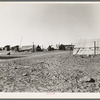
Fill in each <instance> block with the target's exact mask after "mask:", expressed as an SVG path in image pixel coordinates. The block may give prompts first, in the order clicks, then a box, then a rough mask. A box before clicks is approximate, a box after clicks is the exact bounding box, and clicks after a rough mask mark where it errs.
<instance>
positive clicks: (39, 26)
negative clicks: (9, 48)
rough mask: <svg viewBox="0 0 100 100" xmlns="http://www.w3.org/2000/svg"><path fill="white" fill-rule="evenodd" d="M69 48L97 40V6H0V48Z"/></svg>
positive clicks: (99, 32)
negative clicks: (8, 46)
mask: <svg viewBox="0 0 100 100" xmlns="http://www.w3.org/2000/svg"><path fill="white" fill-rule="evenodd" d="M21 37H22V42H21V45H31V44H32V43H33V42H34V43H35V44H40V45H49V44H58V43H63V44H71V43H74V42H76V40H78V39H82V38H84V39H89V38H99V37H100V3H98V4H89V3H88V4H82V3H81V4H76V3H68V4H67V3H59V4H58V3H24V2H23V3H1V2H0V46H5V45H6V44H10V45H17V44H20V41H21Z"/></svg>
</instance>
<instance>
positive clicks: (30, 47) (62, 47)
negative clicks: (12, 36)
mask: <svg viewBox="0 0 100 100" xmlns="http://www.w3.org/2000/svg"><path fill="white" fill-rule="evenodd" d="M73 49H74V45H72V44H71V45H63V44H60V45H56V47H54V46H53V45H49V46H48V47H47V48H46V49H44V48H43V47H41V46H39V45H37V46H36V45H26V46H19V45H16V46H12V47H11V46H10V45H6V46H4V47H1V48H0V51H16V52H25V51H28V52H32V51H33V52H34V51H45V50H46V51H52V50H73Z"/></svg>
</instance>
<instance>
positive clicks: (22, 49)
mask: <svg viewBox="0 0 100 100" xmlns="http://www.w3.org/2000/svg"><path fill="white" fill-rule="evenodd" d="M32 50H33V45H26V46H22V47H21V48H20V51H23V52H24V51H32Z"/></svg>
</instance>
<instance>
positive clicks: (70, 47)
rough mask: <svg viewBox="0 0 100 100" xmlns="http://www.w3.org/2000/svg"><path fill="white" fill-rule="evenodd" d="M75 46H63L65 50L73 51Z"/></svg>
mask: <svg viewBox="0 0 100 100" xmlns="http://www.w3.org/2000/svg"><path fill="white" fill-rule="evenodd" d="M74 46H75V45H65V50H73V49H74Z"/></svg>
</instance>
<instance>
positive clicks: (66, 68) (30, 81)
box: [0, 51, 100, 92]
mask: <svg viewBox="0 0 100 100" xmlns="http://www.w3.org/2000/svg"><path fill="white" fill-rule="evenodd" d="M11 56H12V57H13V56H14V57H15V56H17V57H18V56H21V57H19V58H16V57H15V58H14V59H2V57H6V56H4V55H3V56H1V61H0V91H1V92H100V55H98V56H94V57H82V56H71V55H70V53H69V52H68V51H53V52H36V53H16V54H12V55H8V56H7V57H8V58H9V57H10V58H11Z"/></svg>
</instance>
